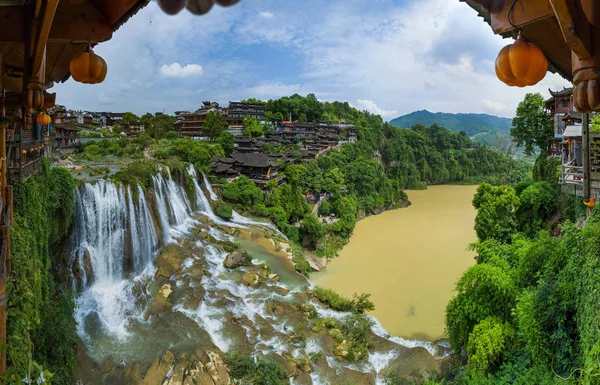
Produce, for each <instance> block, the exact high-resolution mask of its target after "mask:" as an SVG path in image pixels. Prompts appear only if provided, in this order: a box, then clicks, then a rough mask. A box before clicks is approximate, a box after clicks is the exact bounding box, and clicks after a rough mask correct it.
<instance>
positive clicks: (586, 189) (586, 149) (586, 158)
mask: <svg viewBox="0 0 600 385" xmlns="http://www.w3.org/2000/svg"><path fill="white" fill-rule="evenodd" d="M581 136H582V139H583V143H582V147H583V201H584V202H589V200H590V176H591V175H590V114H589V113H585V114H583V125H582V127H581Z"/></svg>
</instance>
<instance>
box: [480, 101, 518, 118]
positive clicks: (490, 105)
mask: <svg viewBox="0 0 600 385" xmlns="http://www.w3.org/2000/svg"><path fill="white" fill-rule="evenodd" d="M481 106H482V107H483V108H484V110H485V111H487V112H489V113H491V114H494V115H504V114H506V113H507V112H511V111H510V110H509V109H508V107H506V105H505V104H504V103H500V102H495V101H493V100H489V99H482V100H481Z"/></svg>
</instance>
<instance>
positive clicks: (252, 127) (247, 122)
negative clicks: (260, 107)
mask: <svg viewBox="0 0 600 385" xmlns="http://www.w3.org/2000/svg"><path fill="white" fill-rule="evenodd" d="M242 135H244V136H246V137H248V138H260V137H261V136H263V135H264V131H263V127H262V125H261V124H260V122H259V121H258V119H255V118H251V117H248V118H246V119H244V129H243V130H242Z"/></svg>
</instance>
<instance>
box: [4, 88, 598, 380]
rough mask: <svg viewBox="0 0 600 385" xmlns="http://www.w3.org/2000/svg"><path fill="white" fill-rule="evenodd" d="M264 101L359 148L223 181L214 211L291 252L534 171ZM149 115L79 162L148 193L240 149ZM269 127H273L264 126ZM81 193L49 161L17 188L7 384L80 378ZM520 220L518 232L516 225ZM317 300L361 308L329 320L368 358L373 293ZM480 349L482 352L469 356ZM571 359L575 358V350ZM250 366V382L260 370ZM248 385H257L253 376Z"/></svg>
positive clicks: (321, 109)
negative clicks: (69, 261) (451, 193)
mask: <svg viewBox="0 0 600 385" xmlns="http://www.w3.org/2000/svg"><path fill="white" fill-rule="evenodd" d="M266 104H267V117H268V118H269V119H270V121H271V123H273V122H276V121H278V120H281V117H282V116H289V115H290V114H291V115H292V118H293V119H301V120H315V119H324V120H328V121H330V122H338V121H339V120H340V119H344V120H345V121H347V122H350V123H353V124H355V125H356V127H357V129H358V141H357V142H355V143H348V144H344V145H343V146H342V147H341V148H340V149H335V150H331V151H330V152H329V153H328V154H326V155H322V156H320V157H319V158H318V159H316V160H314V161H312V162H310V163H288V164H283V165H282V166H281V170H282V173H283V174H285V175H286V177H287V179H288V183H287V184H285V185H283V186H274V185H270V186H267V191H266V192H264V193H263V191H261V190H260V189H259V188H258V187H257V186H256V185H254V183H253V182H252V181H250V180H249V179H247V178H245V177H240V178H238V179H237V180H236V181H234V182H233V183H229V184H225V185H223V186H222V190H221V192H222V196H223V201H222V202H221V203H219V204H218V205H219V206H220V207H219V208H218V210H217V212H218V213H219V214H220V215H222V216H224V217H227V216H229V215H231V205H235V206H237V207H238V208H240V209H243V210H244V211H245V212H249V213H252V214H255V215H259V216H265V217H268V218H270V219H272V220H273V222H274V223H275V224H276V225H277V226H278V227H279V229H280V230H281V231H282V232H284V233H285V234H286V235H287V236H288V238H289V239H290V240H291V242H292V243H293V244H295V245H293V248H294V249H297V244H298V243H300V242H302V241H305V242H304V244H305V246H307V247H309V248H311V249H312V250H313V251H314V252H315V253H316V254H317V255H323V256H327V257H331V256H333V255H335V252H336V251H337V250H339V249H340V248H341V247H342V246H343V245H344V244H345V243H346V242H347V240H348V238H349V237H350V235H351V233H352V231H353V229H354V226H355V224H356V221H357V220H359V218H361V217H362V216H364V215H368V214H371V213H378V212H380V211H382V210H385V209H388V208H395V207H401V206H402V205H405V204H407V197H406V195H405V194H404V192H403V191H402V190H401V189H403V188H424V187H425V186H426V184H439V183H473V182H478V181H489V182H491V183H494V184H497V183H499V182H510V183H516V182H518V181H520V180H521V179H523V178H524V177H525V176H526V175H527V174H528V172H529V169H528V166H527V164H526V163H525V162H520V161H517V160H513V159H511V158H510V157H507V156H505V155H504V154H502V153H501V152H499V151H497V150H493V149H489V148H487V147H485V146H481V145H478V144H476V143H473V142H472V141H471V140H470V139H469V137H468V136H467V135H466V134H465V133H464V132H461V133H458V134H456V133H452V132H450V131H448V130H445V129H444V128H441V127H439V126H436V125H433V126H431V127H425V126H421V125H417V126H415V127H413V128H412V129H407V130H400V129H397V128H394V127H392V126H390V125H388V124H386V123H383V121H382V119H381V117H379V116H377V115H372V114H370V113H368V112H364V111H362V112H361V111H358V110H356V109H354V108H352V107H350V106H349V105H348V103H339V102H334V103H321V102H319V101H318V100H317V99H316V97H315V96H314V95H308V96H307V97H301V96H299V95H293V96H292V97H289V98H282V99H279V100H273V101H269V102H267V103H266ZM147 115H149V114H147ZM147 115H144V117H142V118H143V119H144V118H145V119H147V120H148V123H147V125H148V127H150V130H149V132H148V133H147V134H143V135H140V136H139V137H138V138H137V139H135V140H133V141H130V140H122V139H121V140H116V141H112V142H109V141H106V142H100V143H99V144H89V145H86V146H84V148H83V153H82V154H79V155H78V156H82V157H84V158H87V159H88V160H97V159H101V158H102V157H105V156H116V157H122V156H127V157H129V158H131V159H134V160H135V159H138V160H137V161H135V162H133V163H131V164H130V165H129V166H127V167H126V168H123V169H122V170H121V171H119V172H118V173H117V174H115V175H112V176H110V178H112V179H113V180H114V181H116V182H119V183H124V184H129V185H135V184H139V185H140V186H142V188H144V189H146V188H149V187H150V186H151V183H152V175H154V174H156V173H157V172H159V164H169V166H170V167H171V169H172V172H173V173H174V174H177V173H180V174H181V175H184V171H183V170H184V168H183V167H182V166H183V163H181V162H188V163H192V164H193V165H194V166H195V167H196V168H197V169H198V170H203V171H206V172H208V171H209V169H210V165H211V163H212V161H213V160H214V159H215V157H217V156H221V155H223V154H226V153H230V152H231V151H232V141H231V139H232V138H231V137H230V135H228V134H227V133H226V132H224V131H223V129H222V125H221V126H220V125H219V124H218V122H217V123H215V127H216V128H215V129H216V131H215V133H214V135H212V136H213V140H212V141H210V142H197V141H193V140H188V139H182V138H178V137H177V135H176V134H175V133H173V132H171V131H170V127H172V126H170V124H172V122H171V121H169V119H168V118H165V117H164V116H152V115H149V116H147ZM216 120H218V119H216ZM219 127H221V128H220V130H219ZM269 127H272V125H267V126H266V127H264V129H265V130H268V129H269ZM254 131H256V130H254ZM269 150H271V149H269ZM275 150H277V149H275ZM145 153H151V154H152V155H153V159H146V158H147V157H146V156H145ZM178 165H180V166H178ZM105 177H108V176H105ZM221 182H223V181H221ZM75 186H76V182H75V180H74V179H73V177H72V176H71V175H70V174H69V173H68V172H67V171H66V170H63V169H61V168H49V166H48V164H47V163H45V166H44V168H43V171H42V172H41V174H40V175H38V176H36V177H32V178H30V179H29V180H27V181H26V182H23V183H20V184H18V185H17V186H15V202H16V206H15V226H14V227H13V230H12V233H11V240H12V243H11V247H12V267H13V271H12V274H11V275H10V276H9V280H8V298H9V301H10V302H9V308H8V331H9V333H8V334H9V335H8V350H7V353H8V362H9V365H8V366H9V371H8V372H7V377H6V379H7V381H8V382H9V383H20V382H22V380H23V379H24V378H27V379H31V375H32V373H34V372H35V373H39V372H40V371H43V373H44V374H43V376H44V378H45V379H49V378H50V377H52V376H53V377H52V380H51V381H52V383H56V384H70V383H72V381H73V370H74V367H75V364H76V359H75V345H76V342H77V334H76V333H75V328H76V325H75V321H74V319H73V317H72V313H73V307H74V303H73V300H72V295H71V294H70V293H69V291H68V290H66V288H65V285H64V284H63V282H61V278H62V277H61V275H62V273H64V271H65V270H66V267H65V266H66V261H64V260H62V259H61V258H60V255H59V253H58V250H60V248H61V242H62V240H63V239H64V237H65V236H66V234H67V233H68V230H69V225H70V222H71V218H72V216H73V213H74V201H75V198H74V189H75ZM527 190H530V187H527V188H526V189H523V193H524V192H525V191H527ZM320 194H327V198H326V199H325V200H324V201H323V202H322V204H321V206H320V209H319V214H320V215H324V216H326V215H329V214H335V215H336V217H337V218H339V220H338V221H337V222H335V223H332V224H324V223H322V222H321V221H320V220H319V219H318V218H317V217H316V216H315V215H313V214H312V213H311V210H310V206H309V205H308V204H307V203H306V202H307V200H306V197H311V196H313V197H314V196H318V195H320ZM534 203H535V202H533V203H532V206H531V207H530V208H529V209H527V210H526V209H525V208H524V209H523V210H522V212H523V213H529V214H530V215H538V214H539V213H540V212H541V211H540V210H541V209H540V208H539V207H538V206H536V205H535V204H534ZM515 221H516V222H515V223H516V226H518V223H519V222H518V221H517V220H515ZM298 224H299V226H298ZM307 240H308V241H307ZM294 261H295V262H296V268H297V269H298V270H299V271H301V272H303V273H305V274H308V273H309V271H310V266H308V264H307V262H306V261H305V260H304V259H303V257H302V253H294ZM549 282H550V281H549ZM314 295H315V296H317V297H318V298H319V299H320V300H321V301H322V302H324V303H328V304H329V305H330V306H332V307H337V306H340V307H342V308H344V309H346V308H347V310H355V311H356V313H357V314H356V316H354V317H353V318H352V319H351V320H350V321H348V322H347V323H340V322H338V321H335V322H333V321H331V322H329V321H328V322H323V326H325V327H327V328H329V329H331V330H332V335H335V336H338V337H337V339H339V340H340V341H338V342H339V343H340V344H341V343H342V342H343V341H346V342H347V343H348V344H350V346H342V347H341V348H343V349H345V351H348V352H349V354H351V355H352V358H353V359H358V358H360V357H362V356H364V355H365V352H366V349H367V347H368V342H367V341H366V340H365V337H364V335H365V332H364V331H365V329H368V323H369V321H368V319H367V318H366V317H364V316H363V315H362V314H361V313H362V312H364V311H367V310H371V309H372V306H373V305H372V304H371V303H370V301H369V300H368V297H366V296H364V295H363V296H358V297H355V298H354V299H340V298H338V297H336V296H335V295H334V294H331V293H327V292H325V291H323V290H322V289H317V290H316V293H315V294H314ZM309 313H310V311H309ZM502 314H504V313H502ZM499 319H502V318H499ZM470 322H471V323H473V321H470ZM488 322H490V321H488ZM503 322H505V321H504V320H503ZM467 325H470V324H467ZM473 327H474V326H473ZM449 329H450V328H449ZM461 330H462V329H461ZM465 330H466V331H465ZM465 330H462V331H461V332H460V333H458V334H456V335H459V336H463V337H462V338H460V337H456V335H455V334H453V332H451V337H452V340H453V343H455V344H460V343H465V338H464V333H466V332H470V330H468V327H467V329H465ZM494 330H495V329H494ZM501 330H505V329H504V328H502V329H501ZM507 330H508V329H507ZM451 331H452V330H451ZM461 333H462V334H461ZM591 337H593V336H590V338H591ZM342 338H343V339H342ZM337 339H336V341H337ZM473 346H477V345H473ZM457 347H459V348H462V346H457ZM465 348H466V347H465ZM473 349H476V348H470V351H473ZM480 355H481V353H480ZM567 357H570V356H569V355H568V354H567ZM256 365H260V363H256ZM265 365H266V364H265ZM257 367H258V366H257ZM244 370H245V369H244ZM248 370H249V371H248V372H245V373H246V375H250V374H248V373H251V372H253V371H256V368H250V369H248ZM51 373H53V375H52V374H51ZM277 375H278V374H276V376H277ZM240 376H241V377H245V375H243V374H240ZM257 381H258V380H257ZM251 383H260V381H259V382H256V381H254V380H251Z"/></svg>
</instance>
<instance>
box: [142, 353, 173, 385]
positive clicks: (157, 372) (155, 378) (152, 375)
mask: <svg viewBox="0 0 600 385" xmlns="http://www.w3.org/2000/svg"><path fill="white" fill-rule="evenodd" d="M174 361H175V356H173V353H171V352H170V351H169V350H167V351H166V352H165V354H164V355H163V356H162V358H160V359H159V358H158V357H157V358H155V359H154V361H152V365H150V368H149V369H148V371H147V372H146V375H145V376H144V381H143V382H142V384H143V385H161V384H162V383H163V380H164V379H165V377H166V376H167V373H169V370H171V367H172V366H173V362H174Z"/></svg>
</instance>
